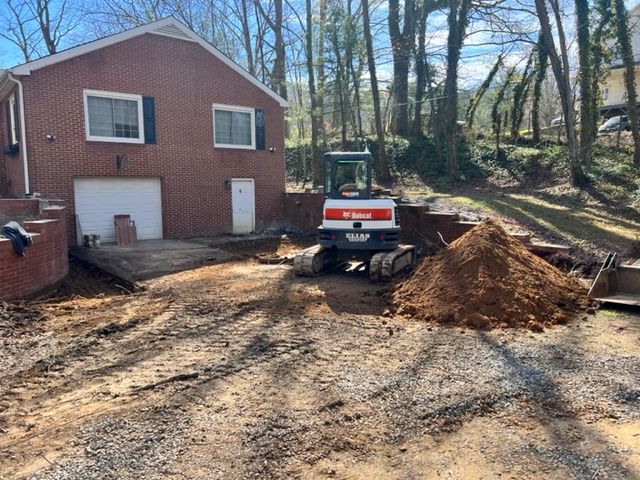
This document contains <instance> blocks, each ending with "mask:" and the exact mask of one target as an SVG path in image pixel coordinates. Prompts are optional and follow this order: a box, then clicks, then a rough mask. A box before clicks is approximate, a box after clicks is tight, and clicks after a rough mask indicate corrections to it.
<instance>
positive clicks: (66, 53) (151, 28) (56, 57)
mask: <svg viewBox="0 0 640 480" xmlns="http://www.w3.org/2000/svg"><path fill="white" fill-rule="evenodd" d="M146 33H150V34H154V35H163V36H166V37H171V38H177V39H179V40H184V41H188V42H194V43H197V44H199V45H200V46H201V47H202V48H204V49H205V50H206V51H208V52H209V53H210V54H212V55H213V56H214V57H216V58H217V59H218V60H220V61H221V62H222V63H224V64H225V65H227V66H228V67H229V68H231V69H232V70H235V71H236V72H237V73H239V74H240V75H241V76H242V77H244V78H245V79H246V80H248V81H249V82H251V83H252V84H254V85H255V86H256V87H258V88H259V89H261V90H262V91H264V92H265V93H266V94H268V95H269V96H270V97H272V98H273V99H274V100H276V101H277V102H278V103H279V104H280V106H282V107H287V106H288V105H289V104H288V102H287V101H286V100H285V99H284V98H282V97H281V96H280V95H278V94H277V93H275V92H274V91H273V90H271V89H270V88H269V87H267V86H266V85H265V84H264V83H262V82H261V81H260V80H258V79H257V78H256V77H254V76H253V75H251V74H250V73H249V72H247V71H246V70H245V69H244V68H242V67H241V66H240V65H238V64H237V63H235V62H234V61H233V60H231V59H230V58H229V57H227V56H226V55H224V54H223V53H222V52H221V51H220V50H218V49H217V48H215V47H214V46H213V45H211V44H210V43H209V42H207V41H206V40H205V39H204V38H202V37H201V36H200V35H198V34H197V33H195V32H194V31H193V30H191V29H190V28H188V27H187V26H185V25H183V24H182V23H180V22H179V21H178V20H176V19H175V18H173V17H167V18H163V19H162V20H158V21H156V22H151V23H148V24H146V25H142V26H140V27H134V28H132V29H130V30H125V31H124V32H120V33H116V34H115V35H110V36H108V37H103V38H99V39H97V40H94V41H92V42H88V43H83V44H81V45H78V46H76V47H72V48H68V49H66V50H62V51H60V52H58V53H54V54H53V55H48V56H46V57H42V58H39V59H37V60H33V61H31V62H27V63H23V64H21V65H17V66H15V67H13V68H11V69H9V70H8V72H11V73H13V74H14V75H30V74H31V72H33V71H35V70H39V69H41V68H44V67H47V66H49V65H54V64H56V63H59V62H64V61H65V60H69V59H71V58H74V57H78V56H80V55H84V54H85V53H89V52H93V51H95V50H99V49H101V48H104V47H108V46H110V45H114V44H116V43H120V42H123V41H125V40H129V39H130V38H134V37H138V36H140V35H144V34H146ZM4 73H5V72H2V71H0V78H2V76H3V74H4Z"/></svg>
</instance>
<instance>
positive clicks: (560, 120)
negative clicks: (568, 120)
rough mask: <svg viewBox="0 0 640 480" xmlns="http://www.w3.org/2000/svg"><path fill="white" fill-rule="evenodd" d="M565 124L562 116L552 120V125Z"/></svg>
mask: <svg viewBox="0 0 640 480" xmlns="http://www.w3.org/2000/svg"><path fill="white" fill-rule="evenodd" d="M563 124H564V122H563V121H562V117H558V118H554V119H553V120H551V126H552V127H559V126H561V125H563Z"/></svg>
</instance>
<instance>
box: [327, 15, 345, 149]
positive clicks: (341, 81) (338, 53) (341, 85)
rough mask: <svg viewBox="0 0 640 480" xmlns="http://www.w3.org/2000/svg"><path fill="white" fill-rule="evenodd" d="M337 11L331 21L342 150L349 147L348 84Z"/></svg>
mask: <svg viewBox="0 0 640 480" xmlns="http://www.w3.org/2000/svg"><path fill="white" fill-rule="evenodd" d="M336 13H337V12H336V11H334V15H333V21H332V22H331V45H332V46H333V54H334V55H335V59H336V78H335V82H334V85H335V89H336V100H337V103H338V105H337V106H338V108H337V111H338V113H339V114H340V144H341V148H342V151H346V149H347V100H346V91H347V89H348V86H347V85H346V80H345V66H344V59H343V57H342V45H341V44H340V41H339V37H338V25H339V23H340V22H339V21H338V18H337V15H336Z"/></svg>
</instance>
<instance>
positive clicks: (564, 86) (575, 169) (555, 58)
mask: <svg viewBox="0 0 640 480" xmlns="http://www.w3.org/2000/svg"><path fill="white" fill-rule="evenodd" d="M535 3H536V11H537V13H538V18H539V20H540V28H541V30H542V36H543V38H544V43H545V46H546V48H547V52H548V54H549V62H550V63H551V69H552V70H553V75H554V76H555V78H556V83H557V85H558V91H559V93H560V103H561V104H562V114H563V117H564V127H565V134H566V136H567V146H568V150H569V151H568V156H567V165H568V167H569V172H570V174H571V183H572V184H573V185H574V186H576V187H584V186H586V185H587V183H588V179H587V177H586V176H585V174H584V172H583V171H582V167H581V165H580V161H579V158H578V140H577V137H576V130H575V120H574V118H573V94H572V91H571V78H570V70H569V60H568V55H567V46H566V40H565V35H564V29H563V28H562V19H561V16H560V7H559V5H558V3H557V0H551V6H552V8H553V12H554V16H555V20H556V26H557V29H558V32H557V33H558V40H559V44H560V55H558V51H557V50H556V45H555V40H554V37H553V33H552V31H551V24H550V22H549V14H548V12H547V6H546V4H545V0H535ZM561 57H562V59H561Z"/></svg>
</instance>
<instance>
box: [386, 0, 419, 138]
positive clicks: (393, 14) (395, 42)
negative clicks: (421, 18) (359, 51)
mask: <svg viewBox="0 0 640 480" xmlns="http://www.w3.org/2000/svg"><path fill="white" fill-rule="evenodd" d="M416 14H417V12H416V4H415V0H405V1H404V11H403V24H402V29H401V28H400V1H399V0H389V36H390V37H391V51H392V54H393V83H392V84H391V97H392V102H393V111H392V114H393V116H392V129H393V132H394V133H395V134H397V135H407V134H408V133H409V65H410V63H411V54H412V52H413V49H414V43H415V33H416V21H415V18H416Z"/></svg>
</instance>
